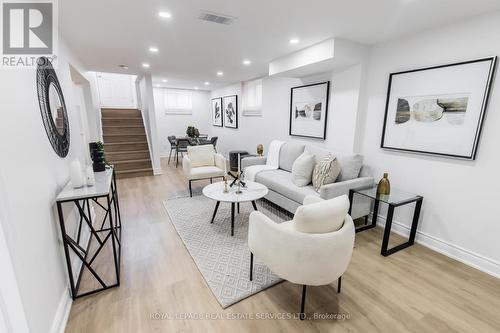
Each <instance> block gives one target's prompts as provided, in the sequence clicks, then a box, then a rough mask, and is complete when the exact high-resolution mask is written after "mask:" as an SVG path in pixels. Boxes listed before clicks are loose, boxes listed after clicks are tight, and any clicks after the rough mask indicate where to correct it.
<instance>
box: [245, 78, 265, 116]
mask: <svg viewBox="0 0 500 333" xmlns="http://www.w3.org/2000/svg"><path fill="white" fill-rule="evenodd" d="M242 99H243V100H242V103H243V105H242V110H243V116H247V117H252V116H254V117H260V116H262V79H257V80H252V81H246V82H243V85H242Z"/></svg>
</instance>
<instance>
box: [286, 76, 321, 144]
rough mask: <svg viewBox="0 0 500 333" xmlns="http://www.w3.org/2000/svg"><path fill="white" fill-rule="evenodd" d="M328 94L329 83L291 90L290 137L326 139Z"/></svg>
mask: <svg viewBox="0 0 500 333" xmlns="http://www.w3.org/2000/svg"><path fill="white" fill-rule="evenodd" d="M329 94H330V81H326V82H321V83H314V84H308V85H305V86H300V87H294V88H292V89H291V97H290V131H289V134H290V135H293V136H303V137H308V138H317V139H323V140H324V139H325V138H326V124H327V123H326V120H327V115H328V97H329Z"/></svg>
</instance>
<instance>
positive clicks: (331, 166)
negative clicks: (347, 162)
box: [312, 155, 340, 192]
mask: <svg viewBox="0 0 500 333" xmlns="http://www.w3.org/2000/svg"><path fill="white" fill-rule="evenodd" d="M339 173H340V167H339V163H338V162H337V159H336V158H335V157H333V156H332V155H328V156H326V157H324V158H323V159H322V160H321V161H319V162H318V163H317V164H316V166H315V167H314V171H313V175H312V183H313V187H314V190H315V191H316V192H319V189H320V188H321V186H323V185H326V184H330V183H333V182H335V180H336V179H337V177H338V175H339Z"/></svg>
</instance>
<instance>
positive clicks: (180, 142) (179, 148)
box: [175, 138, 192, 168]
mask: <svg viewBox="0 0 500 333" xmlns="http://www.w3.org/2000/svg"><path fill="white" fill-rule="evenodd" d="M188 146H192V144H191V141H190V139H188V138H178V139H177V144H176V148H175V167H176V168H177V166H178V165H179V153H180V154H181V157H184V153H187V147H188Z"/></svg>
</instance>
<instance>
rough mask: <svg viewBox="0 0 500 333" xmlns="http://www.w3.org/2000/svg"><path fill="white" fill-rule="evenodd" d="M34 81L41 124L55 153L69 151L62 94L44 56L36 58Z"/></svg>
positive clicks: (50, 65)
mask: <svg viewBox="0 0 500 333" xmlns="http://www.w3.org/2000/svg"><path fill="white" fill-rule="evenodd" d="M37 64H38V66H37V70H36V83H37V92H38V104H39V105H40V113H41V115H42V121H43V125H44V126H45V131H46V132H47V137H48V138H49V141H50V144H51V145H52V148H54V150H55V152H56V153H57V155H59V156H60V157H66V155H68V151H69V123H68V113H67V111H66V104H65V103H64V96H63V93H62V90H61V86H60V85H59V80H58V79H57V75H56V72H55V70H54V68H53V67H52V63H51V62H50V60H49V59H48V58H46V57H40V58H38V60H37Z"/></svg>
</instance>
